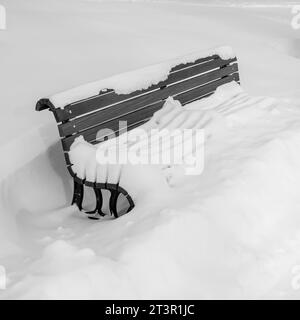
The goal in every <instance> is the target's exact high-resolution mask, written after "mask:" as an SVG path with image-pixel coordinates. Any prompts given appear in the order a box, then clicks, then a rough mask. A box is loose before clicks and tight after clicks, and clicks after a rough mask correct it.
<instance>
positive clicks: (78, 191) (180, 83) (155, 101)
mask: <svg viewBox="0 0 300 320" xmlns="http://www.w3.org/2000/svg"><path fill="white" fill-rule="evenodd" d="M236 61H237V59H236V58H232V59H229V60H223V59H221V58H220V57H219V56H218V55H212V56H208V57H205V58H200V59H198V60H196V61H194V62H192V63H186V64H179V65H177V66H175V67H173V68H172V69H171V71H170V73H169V76H168V78H167V79H166V80H164V81H161V82H159V83H158V84H155V85H152V86H150V87H149V88H148V89H145V90H137V91H134V92H132V93H130V94H117V93H116V92H115V91H114V90H113V89H110V88H107V89H106V90H102V91H100V92H99V94H98V95H96V96H92V97H89V98H87V99H84V100H80V101H74V102H72V103H71V104H68V105H66V106H65V107H64V108H56V107H55V106H54V105H53V104H52V102H51V101H50V99H47V98H44V99H40V100H39V101H38V102H37V104H36V110H37V111H41V110H45V109H48V110H50V111H51V112H52V113H53V114H54V117H55V120H56V122H57V124H58V130H59V134H60V137H61V142H62V148H63V152H64V156H65V160H66V165H67V168H68V171H69V172H70V174H71V176H72V177H73V179H74V193H73V199H72V204H76V205H77V207H78V208H79V210H82V202H83V197H84V186H87V187H91V188H93V190H94V192H95V197H96V208H95V210H93V211H90V212H87V213H88V214H90V216H89V217H90V218H95V217H96V216H99V215H100V216H103V215H104V213H103V212H102V204H103V198H102V192H101V190H104V189H105V190H109V191H110V193H111V195H110V199H109V208H110V212H111V214H112V215H113V216H114V217H116V218H117V217H118V216H119V212H118V210H117V202H118V198H119V195H120V194H123V195H124V196H125V197H126V198H127V201H128V203H129V207H128V209H127V212H129V211H130V210H132V209H133V207H134V201H133V200H132V198H131V197H130V195H129V194H128V193H127V191H126V190H125V189H123V188H122V186H119V185H118V184H109V183H95V182H91V181H87V180H85V179H80V178H79V177H77V175H76V173H74V171H73V170H72V163H71V162H70V158H69V155H68V152H69V150H70V146H71V144H72V143H73V141H74V139H75V138H76V137H78V136H80V135H82V136H83V137H84V138H85V140H86V141H88V142H90V143H92V144H96V143H99V142H101V141H103V140H104V139H106V138H109V136H100V137H99V136H97V133H98V132H99V130H100V129H104V128H108V129H112V130H113V131H114V132H115V134H116V135H119V134H120V133H121V132H119V131H118V124H119V121H127V123H128V128H127V129H128V130H131V129H133V128H135V127H138V126H140V125H141V124H143V123H145V122H146V121H148V120H149V119H150V118H151V116H152V115H153V113H154V112H156V111H157V110H159V109H160V108H161V107H162V106H163V104H164V101H165V100H166V99H167V98H168V97H169V96H172V97H173V98H174V99H177V100H179V101H180V102H181V104H182V105H185V104H187V103H190V102H192V101H195V100H199V99H202V98H204V97H207V96H209V95H211V94H212V93H213V92H214V91H215V90H216V89H217V87H219V86H220V85H222V84H225V83H228V82H231V81H236V82H238V83H239V81H240V78H239V73H238V65H237V62H236Z"/></svg>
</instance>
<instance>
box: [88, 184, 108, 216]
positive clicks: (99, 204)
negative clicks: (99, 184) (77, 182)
mask: <svg viewBox="0 0 300 320" xmlns="http://www.w3.org/2000/svg"><path fill="white" fill-rule="evenodd" d="M93 190H94V192H95V197H96V208H95V209H94V210H92V211H87V212H86V214H88V215H89V214H91V215H92V214H99V215H100V216H102V217H104V216H105V213H103V212H102V205H103V197H102V192H101V189H99V188H96V187H94V188H93ZM89 218H94V217H89Z"/></svg>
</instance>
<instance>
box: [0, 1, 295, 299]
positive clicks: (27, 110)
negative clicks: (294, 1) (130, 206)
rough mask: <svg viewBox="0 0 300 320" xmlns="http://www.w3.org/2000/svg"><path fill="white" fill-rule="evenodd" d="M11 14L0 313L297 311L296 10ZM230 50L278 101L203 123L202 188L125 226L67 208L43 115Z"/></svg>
mask: <svg viewBox="0 0 300 320" xmlns="http://www.w3.org/2000/svg"><path fill="white" fill-rule="evenodd" d="M1 4H4V5H5V6H6V8H7V28H8V29H7V30H6V31H1V32H0V47H1V51H0V57H1V59H0V70H1V72H0V87H1V88H2V89H1V93H0V104H1V109H0V110H1V111H0V112H1V134H0V150H1V157H0V181H1V201H0V221H1V224H0V264H1V265H3V266H5V268H6V271H7V275H8V283H7V289H6V290H3V291H2V290H0V297H1V298H232V297H246V298H253V297H259V298H266V297H270V298H279V297H283V298H285V297H290V298H297V297H299V291H298V290H296V289H297V288H299V286H297V283H296V285H295V281H296V282H297V280H298V278H297V276H298V273H297V272H298V271H297V270H299V268H298V266H299V265H300V256H299V246H300V233H299V227H300V221H299V209H300V200H299V198H300V197H299V190H300V182H299V181H300V167H299V162H300V161H299V160H300V152H299V150H300V148H299V147H300V131H299V128H300V111H299V110H300V109H299V106H300V90H299V83H300V60H299V57H300V44H299V43H300V35H299V31H296V30H293V29H292V28H291V25H290V20H291V12H290V8H284V7H280V8H247V9H245V8H226V7H208V6H205V7H204V6H199V5H196V4H189V5H185V4H184V3H172V4H171V3H158V2H153V3H144V2H124V3H123V2H122V3H119V2H115V1H114V2H94V1H84V0H72V1H71V0H61V1H58V0H42V1H40V0H39V1H38V0H26V1H21V0H13V1H11V0H10V1H8V0H1ZM224 42H225V43H224ZM224 44H230V45H231V46H232V47H233V48H234V51H235V53H236V54H237V57H238V61H239V67H240V75H241V83H242V86H243V88H244V89H245V91H246V92H247V93H249V94H250V95H251V96H253V97H259V96H269V97H273V98H275V99H273V98H271V99H267V101H269V103H270V104H267V105H265V104H263V103H257V104H256V105H255V106H253V105H251V108H247V103H246V105H244V107H243V108H240V105H237V106H236V108H233V109H230V110H226V108H224V109H223V110H219V113H217V114H216V113H213V114H211V113H208V114H207V115H206V116H207V118H208V120H211V121H210V126H209V130H211V133H212V137H213V139H212V140H211V142H210V143H209V144H208V145H207V153H206V159H205V170H204V172H203V174H202V175H201V177H200V178H195V177H189V178H185V180H184V183H182V184H178V187H177V188H174V190H173V192H172V193H171V194H170V195H168V196H167V197H166V196H165V195H161V194H159V193H156V194H155V195H151V196H150V195H145V198H144V199H143V201H141V202H140V204H139V205H138V206H137V207H136V208H135V209H134V211H133V212H132V213H131V214H128V215H125V216H123V217H121V218H120V219H118V220H110V219H107V220H105V221H100V222H94V221H90V220H87V219H86V218H85V217H84V216H82V215H80V214H79V213H78V212H77V210H76V208H74V207H68V205H69V201H70V198H71V193H72V188H71V180H70V177H69V175H68V172H67V170H66V168H65V163H64V159H63V155H62V152H61V147H60V143H59V141H58V132H57V128H56V125H55V123H54V120H53V119H52V116H51V114H50V113H49V112H42V113H36V112H34V105H35V102H36V100H37V99H38V98H39V97H42V96H48V95H51V94H52V93H55V92H60V91H62V90H66V89H68V88H70V87H75V86H78V85H81V84H84V83H86V82H90V81H95V80H98V79H99V78H105V77H108V76H112V75H115V74H118V73H120V72H125V71H130V70H132V69H136V68H139V67H145V66H147V65H151V64H153V63H158V62H161V61H165V60H168V59H173V58H175V57H177V56H179V55H181V54H182V55H184V54H187V53H189V52H193V51H196V50H207V49H208V48H211V47H217V46H219V45H224ZM255 99H256V98H255ZM257 99H258V100H257V101H258V102H260V101H265V100H264V99H262V100H260V98H257ZM242 101H243V100H241V101H240V102H242ZM244 102H245V101H244ZM228 128H230V130H229V129H228ZM227 129H228V130H227ZM90 199H91V197H90ZM174 199H175V200H174Z"/></svg>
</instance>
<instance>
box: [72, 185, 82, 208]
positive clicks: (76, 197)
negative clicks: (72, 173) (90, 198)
mask: <svg viewBox="0 0 300 320" xmlns="http://www.w3.org/2000/svg"><path fill="white" fill-rule="evenodd" d="M83 194H84V189H83V184H82V183H79V182H77V181H75V179H74V190H73V199H72V205H73V204H74V203H75V204H76V205H77V207H78V209H79V210H80V211H81V210H82V201H83Z"/></svg>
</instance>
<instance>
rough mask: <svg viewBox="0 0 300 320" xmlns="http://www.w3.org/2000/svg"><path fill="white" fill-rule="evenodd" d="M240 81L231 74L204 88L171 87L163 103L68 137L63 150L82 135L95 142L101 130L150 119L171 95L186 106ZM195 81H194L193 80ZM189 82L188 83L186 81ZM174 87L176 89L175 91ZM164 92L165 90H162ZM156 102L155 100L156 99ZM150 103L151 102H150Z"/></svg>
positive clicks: (236, 76)
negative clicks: (220, 88) (224, 86)
mask: <svg viewBox="0 0 300 320" xmlns="http://www.w3.org/2000/svg"><path fill="white" fill-rule="evenodd" d="M237 79H238V74H237V73H235V74H231V75H229V76H226V77H224V78H221V79H218V80H216V81H213V82H211V83H208V84H206V85H203V86H200V87H196V88H195V87H193V86H183V85H182V84H183V83H180V84H178V85H181V86H180V88H178V87H176V86H177V85H174V86H171V87H169V88H173V91H172V90H169V91H167V92H166V94H164V95H162V96H161V98H162V100H161V101H157V102H155V103H153V104H152V105H149V106H148V107H145V108H143V109H140V110H138V111H136V112H134V113H130V114H126V115H123V116H121V117H119V118H117V119H113V120H111V121H109V122H106V123H102V124H100V125H98V126H95V127H93V128H90V129H88V130H85V131H83V132H81V133H77V134H75V135H72V136H70V137H67V138H64V139H62V143H63V148H64V150H65V151H68V150H69V149H70V146H71V144H72V143H73V141H74V139H75V138H76V137H78V136H80V135H82V136H83V137H84V138H85V140H86V141H89V142H94V141H95V140H96V135H97V132H98V131H99V130H100V129H104V128H110V129H112V130H114V131H117V130H118V126H119V121H125V120H126V121H127V122H128V123H127V124H128V126H130V125H132V124H134V123H136V122H138V121H139V120H141V121H142V120H143V119H145V118H149V117H151V116H152V115H153V113H154V112H155V111H157V110H159V109H160V108H161V107H162V105H163V103H164V101H163V100H164V99H166V98H167V97H169V96H170V95H172V96H174V97H175V98H176V99H178V100H179V101H180V102H181V103H182V104H185V103H187V102H188V101H192V100H195V99H196V98H197V97H202V96H204V95H207V94H209V93H211V92H213V91H215V89H216V88H217V87H218V86H220V85H222V84H224V83H227V82H230V81H233V80H235V81H237ZM191 80H193V79H191ZM186 82H187V81H186ZM174 87H176V88H175V89H174ZM186 88H188V89H191V90H189V91H186V90H185V89H186ZM165 89H168V88H165ZM161 91H163V90H161ZM148 99H149V98H148ZM154 100H155V99H154ZM148 101H149V100H148ZM144 105H147V103H145V104H144Z"/></svg>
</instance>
